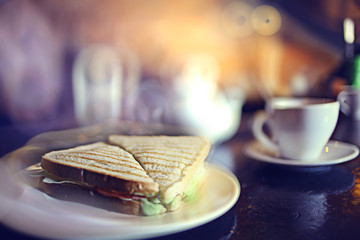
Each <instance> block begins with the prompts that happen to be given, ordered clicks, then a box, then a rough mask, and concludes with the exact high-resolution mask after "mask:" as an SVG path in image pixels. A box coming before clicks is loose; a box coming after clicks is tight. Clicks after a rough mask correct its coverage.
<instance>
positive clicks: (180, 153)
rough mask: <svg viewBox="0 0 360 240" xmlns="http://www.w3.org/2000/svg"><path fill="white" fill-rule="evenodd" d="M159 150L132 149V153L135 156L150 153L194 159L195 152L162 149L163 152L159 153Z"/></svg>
mask: <svg viewBox="0 0 360 240" xmlns="http://www.w3.org/2000/svg"><path fill="white" fill-rule="evenodd" d="M157 150H159V149H155V148H148V149H143V148H141V149H137V148H136V149H132V150H131V151H132V152H133V153H134V154H141V153H148V154H160V155H165V154H166V155H168V156H176V157H183V158H187V159H191V160H192V158H193V157H194V151H193V152H183V151H179V150H181V149H173V148H162V149H161V150H163V151H157ZM164 152H168V153H164ZM169 153H170V154H169ZM184 155H188V156H184Z"/></svg>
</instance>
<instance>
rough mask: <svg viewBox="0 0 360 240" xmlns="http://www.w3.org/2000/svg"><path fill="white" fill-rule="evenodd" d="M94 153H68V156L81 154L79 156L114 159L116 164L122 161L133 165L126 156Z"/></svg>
mask: <svg viewBox="0 0 360 240" xmlns="http://www.w3.org/2000/svg"><path fill="white" fill-rule="evenodd" d="M94 152H97V151H87V152H69V153H68V154H81V155H91V156H99V157H105V158H110V159H114V160H116V161H117V162H118V161H124V162H127V163H131V164H133V161H132V159H131V158H130V157H129V156H126V155H121V154H117V155H116V156H111V155H106V154H98V153H94ZM75 156H76V157H77V156H78V155H75ZM119 157H121V160H120V159H119Z"/></svg>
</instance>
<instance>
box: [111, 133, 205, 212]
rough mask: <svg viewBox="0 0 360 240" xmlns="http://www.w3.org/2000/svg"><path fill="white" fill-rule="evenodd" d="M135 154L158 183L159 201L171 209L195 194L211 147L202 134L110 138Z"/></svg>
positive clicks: (112, 136) (112, 141)
mask: <svg viewBox="0 0 360 240" xmlns="http://www.w3.org/2000/svg"><path fill="white" fill-rule="evenodd" d="M108 140H109V142H110V143H111V144H115V145H118V146H120V147H121V148H123V149H125V150H126V151H127V152H129V153H131V154H132V155H133V156H134V158H135V159H136V160H137V161H139V163H140V164H141V166H142V167H143V169H144V170H145V171H146V173H147V174H148V176H149V177H151V178H152V179H153V180H154V182H155V183H157V184H158V185H159V200H160V202H161V204H162V205H163V206H164V207H166V209H167V210H168V211H174V210H176V209H178V208H179V206H180V203H181V202H182V200H184V199H189V198H192V197H194V196H195V194H196V189H197V187H198V185H199V183H200V179H201V177H202V173H203V163H204V160H205V159H206V157H207V155H208V153H209V150H210V142H209V140H208V139H206V138H204V137H199V136H126V135H111V136H109V138H108Z"/></svg>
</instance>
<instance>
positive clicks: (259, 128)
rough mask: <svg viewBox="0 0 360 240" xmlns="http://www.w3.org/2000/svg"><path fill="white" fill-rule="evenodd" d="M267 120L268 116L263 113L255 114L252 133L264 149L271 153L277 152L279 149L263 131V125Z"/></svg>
mask: <svg viewBox="0 0 360 240" xmlns="http://www.w3.org/2000/svg"><path fill="white" fill-rule="evenodd" d="M268 118H269V115H268V114H266V113H265V112H264V111H261V112H258V113H256V115H255V118H254V121H253V125H252V132H253V134H254V136H255V138H256V139H257V140H258V141H259V142H260V143H261V144H263V145H264V146H265V147H267V148H269V149H270V150H272V151H275V152H278V151H279V147H278V146H277V145H276V143H275V142H274V141H272V140H271V139H270V138H269V137H268V135H266V134H265V132H264V131H263V127H264V124H265V123H266V121H267V120H268Z"/></svg>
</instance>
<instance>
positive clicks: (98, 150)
mask: <svg viewBox="0 0 360 240" xmlns="http://www.w3.org/2000/svg"><path fill="white" fill-rule="evenodd" d="M93 151H94V152H98V153H104V154H108V153H110V154H111V153H112V154H114V155H120V154H119V151H116V150H115V149H103V148H99V149H94V150H93ZM129 154H130V153H129ZM124 156H126V155H124ZM126 157H128V158H129V159H131V158H130V157H129V156H126Z"/></svg>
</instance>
